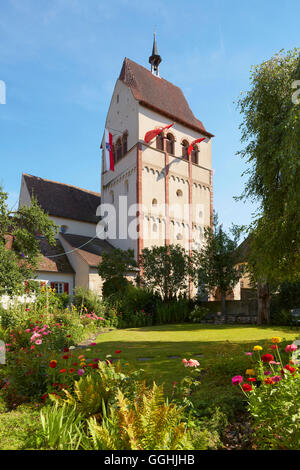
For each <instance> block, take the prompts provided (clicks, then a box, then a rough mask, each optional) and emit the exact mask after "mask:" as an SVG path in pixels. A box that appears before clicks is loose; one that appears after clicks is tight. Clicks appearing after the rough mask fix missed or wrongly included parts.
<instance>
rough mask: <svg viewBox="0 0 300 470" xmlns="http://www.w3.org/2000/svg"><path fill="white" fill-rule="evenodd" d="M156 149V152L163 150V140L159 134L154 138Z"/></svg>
mask: <svg viewBox="0 0 300 470" xmlns="http://www.w3.org/2000/svg"><path fill="white" fill-rule="evenodd" d="M156 148H157V149H158V150H163V149H164V138H163V136H162V135H161V134H159V135H158V136H157V137H156Z"/></svg>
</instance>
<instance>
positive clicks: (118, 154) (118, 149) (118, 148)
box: [116, 139, 122, 161]
mask: <svg viewBox="0 0 300 470" xmlns="http://www.w3.org/2000/svg"><path fill="white" fill-rule="evenodd" d="M116 158H117V161H118V160H121V158H122V142H121V139H118V140H117V143H116Z"/></svg>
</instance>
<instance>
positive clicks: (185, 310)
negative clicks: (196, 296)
mask: <svg viewBox="0 0 300 470" xmlns="http://www.w3.org/2000/svg"><path fill="white" fill-rule="evenodd" d="M188 314H189V301H188V300H187V299H182V298H180V299H178V300H173V301H171V302H158V303H157V304H156V315H155V318H154V321H155V324H156V325H165V324H168V323H180V322H185V321H186V320H187V318H188Z"/></svg>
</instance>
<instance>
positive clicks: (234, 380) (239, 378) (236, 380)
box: [232, 375, 244, 385]
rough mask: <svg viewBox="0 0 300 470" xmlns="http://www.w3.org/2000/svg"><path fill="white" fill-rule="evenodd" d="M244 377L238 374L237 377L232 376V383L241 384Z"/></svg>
mask: <svg viewBox="0 0 300 470" xmlns="http://www.w3.org/2000/svg"><path fill="white" fill-rule="evenodd" d="M243 380H244V379H243V377H242V376H241V375H236V376H235V377H233V378H232V383H233V385H239V384H241V383H242V382H243Z"/></svg>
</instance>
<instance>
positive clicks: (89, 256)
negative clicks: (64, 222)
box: [60, 233, 114, 267]
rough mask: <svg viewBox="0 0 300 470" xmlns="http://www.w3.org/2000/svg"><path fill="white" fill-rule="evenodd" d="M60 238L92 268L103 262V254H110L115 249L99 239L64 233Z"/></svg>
mask: <svg viewBox="0 0 300 470" xmlns="http://www.w3.org/2000/svg"><path fill="white" fill-rule="evenodd" d="M60 236H61V237H62V238H63V239H64V240H66V241H67V242H68V243H69V245H70V246H71V247H72V249H76V252H77V253H78V254H79V255H80V256H81V257H82V258H83V260H84V261H85V262H86V263H87V264H88V265H89V266H90V267H97V266H98V265H99V263H100V262H101V260H102V257H101V254H102V253H103V252H106V253H107V252H108V253H109V252H111V251H112V250H113V249H114V247H113V246H112V245H111V244H110V243H108V242H107V241H106V240H100V239H99V238H94V239H93V238H92V239H91V238H90V237H84V236H82V235H72V234H70V233H64V234H61V235H60Z"/></svg>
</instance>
